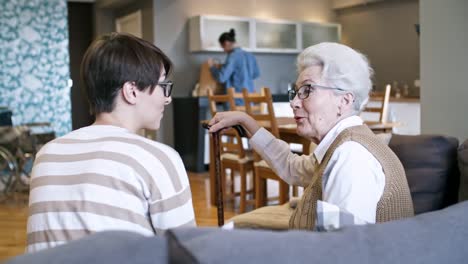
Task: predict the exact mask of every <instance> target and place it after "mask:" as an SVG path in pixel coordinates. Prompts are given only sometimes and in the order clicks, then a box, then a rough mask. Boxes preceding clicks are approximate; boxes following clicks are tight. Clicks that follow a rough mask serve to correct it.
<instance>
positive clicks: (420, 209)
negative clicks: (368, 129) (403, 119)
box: [8, 135, 468, 264]
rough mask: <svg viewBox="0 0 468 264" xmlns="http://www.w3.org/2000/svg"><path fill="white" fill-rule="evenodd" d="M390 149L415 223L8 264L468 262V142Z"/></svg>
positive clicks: (188, 242)
mask: <svg viewBox="0 0 468 264" xmlns="http://www.w3.org/2000/svg"><path fill="white" fill-rule="evenodd" d="M389 146H390V147H391V148H392V149H393V151H394V152H395V153H396V154H397V155H398V157H399V158H400V160H401V161H402V163H403V166H404V168H405V171H406V174H407V177H408V182H409V186H410V189H411V193H412V197H413V202H414V205H415V206H414V208H415V211H416V213H417V214H419V215H417V216H415V217H413V218H409V219H404V220H400V221H394V222H388V223H382V224H376V225H367V226H351V227H346V228H343V229H340V230H338V231H335V232H330V233H312V232H304V231H288V232H270V231H255V230H234V231H223V230H220V229H203V228H199V229H179V230H171V231H169V232H167V233H166V235H165V236H164V237H142V236H140V235H138V234H134V233H128V232H102V233H98V234H95V235H93V236H89V237H86V238H84V239H81V240H78V241H74V242H71V243H69V244H66V245H63V246H60V247H56V248H53V249H49V250H45V251H42V252H38V253H35V254H29V255H23V256H19V257H17V258H15V259H13V260H11V261H10V262H8V263H39V264H42V263H44V264H46V263H47V264H53V263H68V264H74V263H305V262H309V263H468V250H466V249H467V244H468V221H467V219H468V202H463V203H458V204H455V205H453V204H454V203H456V202H457V194H458V193H459V190H458V188H459V181H460V173H459V171H461V172H462V176H461V178H462V180H461V182H462V188H460V194H465V195H466V194H467V193H466V192H465V190H468V189H465V190H463V184H468V181H466V180H467V179H468V151H467V149H468V141H465V143H464V144H462V146H461V147H460V148H459V149H458V141H457V140H456V139H455V138H450V137H444V136H398V135H394V136H393V137H392V138H391V140H390V143H389ZM457 151H458V154H457ZM457 155H458V160H459V161H457ZM459 167H460V168H459ZM447 206H449V207H447ZM445 207H447V208H445ZM442 208H445V209H442Z"/></svg>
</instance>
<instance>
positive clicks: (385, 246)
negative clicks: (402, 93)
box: [169, 202, 468, 264]
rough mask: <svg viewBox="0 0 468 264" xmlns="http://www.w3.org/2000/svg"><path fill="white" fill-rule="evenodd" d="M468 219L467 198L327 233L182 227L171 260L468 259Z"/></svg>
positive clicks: (340, 260)
mask: <svg viewBox="0 0 468 264" xmlns="http://www.w3.org/2000/svg"><path fill="white" fill-rule="evenodd" d="M466 219H468V202H465V203H462V204H457V205H454V206H452V207H449V208H446V209H444V210H441V211H436V212H431V213H426V214H422V215H418V216H416V217H412V218H407V219H404V220H398V221H392V222H386V223H382V224H376V225H366V226H350V227H347V228H343V229H341V230H338V231H335V232H328V233H316V232H307V231H288V232H273V231H258V230H232V231H226V230H221V229H177V230H172V231H169V232H171V233H172V234H173V235H174V237H176V238H177V241H176V242H177V243H173V244H172V246H171V247H170V248H169V259H170V260H172V259H173V258H174V259H177V258H178V254H181V252H186V250H188V251H189V252H190V253H191V254H192V255H193V256H194V257H195V258H196V260H194V261H193V262H189V263H197V262H198V263H425V264H431V263H434V264H435V263H466V261H467V260H468V250H466V242H467V240H468V221H466ZM169 244H171V243H169ZM178 247H183V248H184V249H183V250H182V251H180V250H179V249H178ZM171 263H172V262H171Z"/></svg>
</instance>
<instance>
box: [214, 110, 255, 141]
mask: <svg viewBox="0 0 468 264" xmlns="http://www.w3.org/2000/svg"><path fill="white" fill-rule="evenodd" d="M208 125H209V126H210V132H211V133H213V132H217V131H220V130H222V129H225V128H229V127H232V126H235V125H241V126H242V127H243V128H244V129H245V130H246V132H247V133H248V136H249V137H250V136H252V135H253V134H255V132H257V130H258V129H259V128H260V126H259V125H258V124H257V122H256V121H255V120H254V119H253V118H252V117H251V116H249V115H248V114H246V113H245V112H240V111H228V112H219V113H217V114H216V115H215V116H214V117H213V118H212V119H211V120H210V122H209V123H208Z"/></svg>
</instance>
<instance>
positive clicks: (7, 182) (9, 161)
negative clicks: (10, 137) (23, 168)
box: [0, 147, 19, 200]
mask: <svg viewBox="0 0 468 264" xmlns="http://www.w3.org/2000/svg"><path fill="white" fill-rule="evenodd" d="M18 173H19V169H18V164H17V162H16V159H15V157H14V156H13V155H12V154H11V153H10V151H8V150H7V149H6V148H3V147H0V200H2V199H3V198H4V197H6V196H7V195H8V193H9V192H10V191H11V189H12V187H13V184H14V181H15V177H16V175H17V174H18Z"/></svg>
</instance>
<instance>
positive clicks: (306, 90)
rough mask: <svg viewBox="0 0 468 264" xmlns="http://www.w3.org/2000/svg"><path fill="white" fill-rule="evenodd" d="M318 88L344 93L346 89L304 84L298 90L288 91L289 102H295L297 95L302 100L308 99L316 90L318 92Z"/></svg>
mask: <svg viewBox="0 0 468 264" xmlns="http://www.w3.org/2000/svg"><path fill="white" fill-rule="evenodd" d="M318 88H321V89H330V90H339V91H344V89H341V88H335V87H327V86H322V85H317V84H304V85H302V86H301V87H299V88H298V89H295V88H293V89H291V90H289V91H288V97H289V101H293V100H294V98H295V97H296V95H297V97H298V98H299V99H301V100H304V99H307V97H309V95H310V94H311V93H313V92H315V90H317V89H318Z"/></svg>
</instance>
